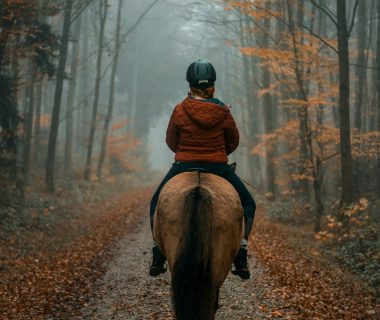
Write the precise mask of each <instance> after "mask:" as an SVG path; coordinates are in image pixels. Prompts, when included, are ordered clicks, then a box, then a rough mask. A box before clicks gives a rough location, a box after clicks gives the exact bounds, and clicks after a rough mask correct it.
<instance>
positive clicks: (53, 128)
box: [45, 0, 74, 192]
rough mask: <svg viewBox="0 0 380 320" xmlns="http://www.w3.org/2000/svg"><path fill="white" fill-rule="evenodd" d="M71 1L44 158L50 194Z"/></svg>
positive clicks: (67, 7) (67, 3) (62, 39)
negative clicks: (46, 150)
mask: <svg viewBox="0 0 380 320" xmlns="http://www.w3.org/2000/svg"><path fill="white" fill-rule="evenodd" d="M73 2H74V1H73V0H66V2H65V10H64V21H63V28H62V38H61V46H60V50H59V63H58V70H57V80H56V86H55V94H54V104H53V115H52V119H51V125H50V134H49V142H48V152H47V158H46V174H45V183H46V186H47V189H48V190H49V191H50V192H54V187H55V186H54V167H55V156H56V144H57V138H58V128H59V115H60V111H61V103H62V92H63V81H64V76H65V68H66V60H67V51H68V46H69V38H70V20H71V12H72V8H73Z"/></svg>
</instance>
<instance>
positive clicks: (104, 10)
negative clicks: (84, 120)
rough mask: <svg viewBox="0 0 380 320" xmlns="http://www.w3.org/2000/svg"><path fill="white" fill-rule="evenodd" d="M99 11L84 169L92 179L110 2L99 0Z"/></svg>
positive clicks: (85, 176) (86, 174)
mask: <svg viewBox="0 0 380 320" xmlns="http://www.w3.org/2000/svg"><path fill="white" fill-rule="evenodd" d="M98 13H99V27H100V29H99V39H98V54H97V62H96V79H95V93H94V95H95V96H94V104H93V107H92V116H91V124H90V134H89V138H88V145H87V158H86V166H85V170H84V178H85V180H90V176H91V165H92V153H93V150H94V143H95V131H96V123H97V117H98V108H99V97H100V83H101V76H102V62H103V52H104V35H105V27H106V21H107V14H108V3H107V1H106V0H99V1H98Z"/></svg>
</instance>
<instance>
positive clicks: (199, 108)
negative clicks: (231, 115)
mask: <svg viewBox="0 0 380 320" xmlns="http://www.w3.org/2000/svg"><path fill="white" fill-rule="evenodd" d="M213 100H214V101H216V102H211V101H209V100H197V99H193V98H190V97H188V98H186V99H185V100H184V101H183V102H182V106H183V109H184V110H185V112H186V114H187V115H188V116H189V117H190V119H191V120H192V121H193V122H194V123H196V124H197V125H199V126H200V127H202V128H206V129H211V128H213V127H215V126H217V125H218V124H220V123H221V122H222V121H223V120H224V119H225V118H226V117H227V115H228V107H227V106H226V105H224V104H223V103H222V102H221V101H219V100H217V99H213Z"/></svg>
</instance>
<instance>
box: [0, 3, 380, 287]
mask: <svg viewBox="0 0 380 320" xmlns="http://www.w3.org/2000/svg"><path fill="white" fill-rule="evenodd" d="M0 21H1V24H0V220H1V221H2V222H1V223H0V233H2V234H4V239H8V238H9V239H18V237H20V235H24V236H25V234H27V232H26V231H25V230H28V232H29V231H30V232H32V233H33V232H40V231H38V230H43V231H41V233H40V234H43V235H47V234H51V233H53V232H51V231H49V230H50V229H49V228H51V226H58V225H60V224H64V222H65V221H66V220H65V219H74V218H73V217H74V216H75V217H80V213H77V215H75V214H73V215H71V211H67V212H65V213H62V215H60V214H51V212H53V211H54V210H56V209H57V208H66V207H70V206H71V207H79V204H81V205H84V204H88V203H91V204H92V203H94V205H96V204H97V203H98V202H97V201H106V200H107V199H109V198H110V197H111V196H115V195H122V193H123V192H126V191H130V190H132V189H134V188H137V187H142V186H146V185H149V186H150V187H153V188H154V187H156V185H157V183H158V182H159V181H160V180H161V179H162V178H163V176H164V174H165V172H166V171H167V170H169V168H170V166H171V164H172V162H173V161H174V153H173V152H172V151H170V149H169V148H168V147H167V145H166V142H165V138H166V128H167V124H168V122H169V119H170V116H171V114H172V111H173V109H174V107H175V105H176V104H178V103H180V102H181V101H182V100H183V99H184V98H186V97H187V95H188V91H189V84H188V83H187V82H186V70H187V68H188V66H189V65H190V63H192V62H193V61H195V60H197V59H204V60H207V61H209V62H211V63H212V64H213V65H214V67H215V69H216V75H217V79H216V83H215V87H216V97H217V98H219V99H220V100H222V101H223V102H224V103H226V104H227V105H230V106H231V113H232V115H233V117H234V119H235V121H236V124H237V127H238V129H239V131H240V144H239V147H238V149H237V150H236V151H235V152H234V153H233V154H231V156H229V162H230V163H231V162H237V174H238V175H239V177H240V178H242V179H244V181H246V182H247V183H248V184H249V188H250V191H251V192H252V194H253V195H254V197H255V199H256V200H257V202H258V207H259V208H261V209H260V210H262V211H260V212H262V214H263V215H265V218H266V219H268V221H274V222H275V223H280V224H282V225H287V226H297V227H299V228H300V230H301V229H302V228H303V229H302V231H300V232H304V234H307V236H308V237H309V238H310V239H311V240H310V241H312V242H313V243H318V245H319V246H321V247H323V248H325V249H326V248H328V249H326V252H328V254H330V253H331V255H332V256H334V257H336V256H339V257H341V260H339V263H341V264H342V265H344V266H345V267H348V268H350V270H354V271H355V272H357V273H358V274H359V275H360V277H363V279H365V281H366V283H367V284H369V285H370V286H372V287H373V288H375V289H374V290H377V291H376V292H377V294H378V292H379V285H380V279H379V276H378V270H379V264H380V262H379V250H380V242H379V241H380V240H379V236H378V235H379V230H380V225H379V224H380V215H379V212H380V209H379V208H380V72H379V70H380V1H376V0H360V1H358V0H335V1H327V0H311V1H302V0H241V1H227V0H208V1H193V0H181V1H176V0H64V1H63V0H62V1H58V0H21V1H20V0H18V1H11V0H9V1H5V0H0ZM144 192H145V193H144V194H146V193H147V192H146V191H144ZM146 198H147V199H148V198H149V196H148V197H146ZM148 200H149V199H148ZM66 201H68V202H69V203H70V205H69V204H67V203H66ZM51 208H54V209H51ZM57 210H58V209H57ZM62 210H63V211H64V209H62ZM59 212H60V211H59ZM60 213H61V212H60ZM68 217H70V218H68ZM79 220H81V219H80V218H78V219H76V220H75V223H77V221H79ZM44 228H46V229H44ZM83 228H85V227H83ZM36 230H37V231H36ZM46 230H48V231H46ZM49 232H50V233H49ZM12 237H13V238H12ZM309 238H308V239H309ZM0 240H1V237H0ZM20 243H21V242H20ZM25 243H27V241H26V242H25ZM0 245H1V241H0ZM20 246H21V244H20ZM0 247H1V246H0ZM329 250H330V251H329ZM0 271H1V270H0ZM374 274H375V275H374ZM0 289H1V288H0ZM0 291H1V290H0Z"/></svg>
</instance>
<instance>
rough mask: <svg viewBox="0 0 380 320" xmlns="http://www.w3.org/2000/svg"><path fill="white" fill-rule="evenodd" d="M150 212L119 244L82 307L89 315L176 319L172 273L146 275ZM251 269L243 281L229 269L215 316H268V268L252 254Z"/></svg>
mask: <svg viewBox="0 0 380 320" xmlns="http://www.w3.org/2000/svg"><path fill="white" fill-rule="evenodd" d="M147 216H148V215H147V213H146V212H144V214H143V215H142V219H141V220H140V223H139V225H138V227H137V228H136V229H135V231H134V232H133V233H130V234H128V235H127V236H126V237H124V238H123V239H122V240H121V241H120V242H119V243H118V245H117V246H116V249H115V250H116V252H115V254H114V259H113V260H112V261H110V262H109V263H108V264H107V272H106V274H105V275H104V277H103V278H102V279H101V280H100V281H99V282H98V284H97V285H96V288H98V290H97V291H96V292H95V293H94V295H93V296H92V298H91V300H90V303H89V305H88V307H87V308H86V309H85V310H84V317H85V318H86V319H128V320H140V319H141V320H147V319H174V317H173V313H172V306H171V293H170V272H169V271H168V272H166V273H165V274H163V275H160V276H158V277H150V276H149V275H148V265H149V262H150V259H151V245H152V239H151V233H150V228H149V222H148V219H146V217H147ZM250 269H251V272H252V277H251V279H250V280H247V281H243V280H240V279H239V278H238V277H236V276H233V275H231V274H230V275H229V276H228V277H227V279H226V282H225V283H224V285H223V287H222V289H221V292H220V309H219V310H218V312H217V317H216V319H219V320H222V319H236V320H237V319H245V320H247V319H263V318H267V317H266V316H265V315H264V314H263V312H264V310H265V311H266V312H269V310H268V308H263V307H261V306H260V303H261V302H260V301H262V300H263V299H264V300H265V298H264V296H265V291H266V290H268V289H269V287H268V285H265V286H263V285H262V283H260V279H263V278H265V271H264V269H263V267H262V266H261V265H260V264H259V263H258V262H257V261H256V260H255V259H254V257H252V258H250ZM263 288H265V290H264V289H263ZM272 303H273V302H272ZM262 309H263V310H262ZM269 314H271V313H270V312H269Z"/></svg>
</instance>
